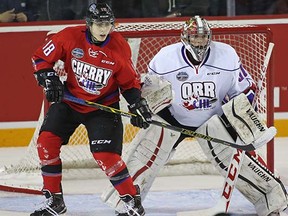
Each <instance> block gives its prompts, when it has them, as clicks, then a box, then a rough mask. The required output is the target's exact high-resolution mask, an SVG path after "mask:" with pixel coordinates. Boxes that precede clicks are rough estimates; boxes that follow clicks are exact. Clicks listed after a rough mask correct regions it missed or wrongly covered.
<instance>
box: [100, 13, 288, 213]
mask: <svg viewBox="0 0 288 216" xmlns="http://www.w3.org/2000/svg"><path fill="white" fill-rule="evenodd" d="M211 38H212V31H211V29H210V27H209V25H208V23H207V22H206V20H205V19H203V18H201V17H199V16H195V17H192V18H191V19H190V20H188V21H186V23H185V24H184V26H183V29H182V32H181V42H178V43H175V44H172V45H168V46H166V47H163V48H162V49H161V50H160V51H159V52H158V53H157V54H156V55H155V56H154V58H153V59H152V60H151V62H150V63H149V66H148V70H149V75H147V77H146V79H145V82H144V85H143V88H142V90H143V94H144V95H143V96H145V94H146V95H148V94H150V93H151V91H152V92H153V91H155V92H157V89H161V88H162V87H163V86H167V85H166V84H167V83H169V85H170V87H171V88H172V90H173V100H172V101H169V97H167V98H166V96H165V94H163V93H160V95H161V96H162V98H161V99H157V100H156V102H155V98H154V101H153V100H152V101H151V100H149V98H148V99H147V101H148V102H149V103H148V104H149V107H150V109H151V110H152V112H153V113H154V114H155V115H154V116H153V118H154V120H157V121H161V122H166V123H169V124H171V125H173V126H177V127H180V128H185V129H189V130H193V131H196V132H198V133H202V134H206V135H208V136H210V137H217V138H219V139H222V140H227V141H230V142H240V141H239V140H241V143H244V144H245V143H246V144H249V143H251V142H268V141H270V140H271V139H272V138H273V137H274V136H275V134H276V132H275V131H276V130H275V128H274V127H270V128H267V126H266V125H265V123H263V121H262V120H259V121H258V119H259V116H258V115H257V113H256V112H255V111H254V109H253V108H252V106H251V104H253V106H254V102H253V100H254V97H255V91H256V85H255V83H254V81H253V79H252V77H251V76H250V74H249V73H248V72H247V71H246V70H245V69H244V67H243V66H242V64H241V61H240V58H239V56H238V55H237V53H236V51H235V50H234V49H233V48H232V47H231V46H230V45H228V44H225V43H221V42H216V41H212V40H211ZM163 89H165V88H163ZM158 91H159V90H158ZM156 94H157V93H156ZM156 94H155V95H156ZM158 96H159V92H158ZM151 98H153V97H151ZM247 99H248V100H247ZM227 101H230V102H228V103H226V102H227ZM167 102H170V104H169V105H168V106H167ZM224 103H226V105H223V104H224ZM243 110H244V112H243ZM251 110H253V114H251V113H250V114H247V113H249V112H250V111H251ZM223 112H224V113H225V115H224V114H223ZM236 115H238V116H237V117H235V116H236ZM249 115H250V116H249ZM252 115H253V118H254V121H252V120H251V116H252ZM239 118H240V119H242V122H239ZM255 118H256V120H257V124H256V121H255ZM247 119H248V120H247ZM243 120H245V121H246V120H247V122H244V123H243ZM249 120H250V121H249ZM132 124H134V126H138V127H141V126H142V125H143V123H141V122H140V123H139V122H132ZM186 137H187V136H186V135H183V134H180V133H178V132H175V131H172V130H169V129H166V128H165V129H164V128H161V127H159V126H155V125H150V127H149V128H148V129H146V130H144V129H142V130H140V132H139V133H138V134H137V136H136V138H135V139H134V140H133V142H132V144H131V146H130V150H129V152H128V153H127V154H126V155H124V158H125V157H126V160H127V164H128V168H129V170H130V172H132V173H133V174H134V177H133V179H134V182H136V183H137V184H139V186H140V188H141V190H142V193H141V196H143V197H142V198H143V199H144V198H145V196H146V194H147V193H148V191H149V189H150V187H151V185H152V183H153V181H154V179H155V177H156V176H157V173H159V171H160V169H161V168H162V167H163V166H164V165H165V163H167V162H168V160H169V159H170V158H171V157H172V155H173V152H174V151H175V149H176V147H177V146H178V144H179V143H181V141H183V139H184V138H186ZM197 141H198V142H199V144H200V146H201V148H202V150H203V151H204V153H205V155H206V156H207V158H208V159H209V160H210V161H211V162H212V163H213V164H214V165H215V167H216V168H217V170H218V171H219V172H220V174H221V175H223V176H224V177H225V176H227V169H228V167H229V165H230V163H231V161H232V159H231V158H232V154H233V151H234V150H235V149H233V148H231V147H227V146H225V145H222V144H219V143H214V142H210V141H207V140H204V139H198V138H197ZM243 155H244V154H243ZM144 165H145V166H144ZM147 166H148V168H147ZM144 167H145V169H144ZM239 169H240V174H239V176H238V180H237V182H236V185H235V187H236V188H237V189H238V190H239V191H240V192H241V193H242V194H243V195H244V196H245V197H246V198H247V199H248V200H249V201H250V202H251V203H253V205H254V206H255V210H256V212H257V214H258V215H260V216H267V215H270V216H271V215H279V213H280V212H281V211H283V210H284V209H285V208H286V207H287V193H286V191H285V188H284V187H283V184H282V183H281V181H280V180H279V179H278V178H276V177H275V176H274V174H272V173H271V172H270V171H269V170H268V169H267V168H266V167H265V162H264V160H263V159H262V158H261V157H260V156H259V155H258V154H257V153H256V152H249V153H248V152H245V155H244V156H243V162H242V166H241V167H239ZM102 198H103V200H104V201H105V202H107V203H108V204H109V205H112V206H113V207H115V208H116V209H117V211H121V210H119V209H121V207H120V205H119V204H118V203H119V202H118V201H119V200H118V196H114V195H113V193H111V191H108V192H106V194H103V196H102ZM224 211H225V209H223V212H224ZM215 213H217V212H215Z"/></svg>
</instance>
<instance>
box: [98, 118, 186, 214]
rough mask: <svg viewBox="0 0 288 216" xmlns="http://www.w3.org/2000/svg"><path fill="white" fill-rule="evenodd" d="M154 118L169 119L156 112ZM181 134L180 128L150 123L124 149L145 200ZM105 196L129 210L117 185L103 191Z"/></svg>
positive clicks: (108, 201) (114, 205)
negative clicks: (117, 189) (115, 187)
mask: <svg viewBox="0 0 288 216" xmlns="http://www.w3.org/2000/svg"><path fill="white" fill-rule="evenodd" d="M153 119H154V120H157V121H161V122H165V121H164V120H163V119H162V118H160V117H158V116H153ZM165 123H166V122H165ZM179 136H180V133H179V132H175V131H171V130H169V129H167V128H162V127H159V126H156V125H150V126H149V128H148V129H146V130H144V129H141V130H139V132H138V134H137V135H136V137H135V138H134V139H133V141H132V143H130V144H129V147H128V148H127V149H126V150H125V152H124V153H123V160H124V161H125V162H126V165H127V167H128V170H129V173H130V175H131V177H132V179H133V181H134V184H135V185H136V184H137V185H139V187H140V190H141V191H140V194H141V198H142V200H144V198H145V197H146V195H147V193H148V191H149V189H150V188H151V186H152V183H153V181H154V179H155V178H156V176H157V174H158V173H159V171H160V169H161V168H162V167H164V165H165V164H166V163H167V162H168V160H169V159H170V156H171V152H173V151H172V148H173V145H174V143H175V142H176V140H177V139H178V138H179ZM101 199H102V200H103V201H104V202H105V203H106V204H107V205H109V206H110V207H112V208H114V209H115V210H116V211H118V212H121V213H122V212H125V211H123V209H124V206H123V203H122V201H121V200H120V199H119V194H118V192H117V191H116V190H115V189H114V187H113V186H109V187H108V188H107V189H106V190H105V191H104V192H103V193H102V195H101Z"/></svg>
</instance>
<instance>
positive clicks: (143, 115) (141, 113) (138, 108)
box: [128, 98, 152, 129]
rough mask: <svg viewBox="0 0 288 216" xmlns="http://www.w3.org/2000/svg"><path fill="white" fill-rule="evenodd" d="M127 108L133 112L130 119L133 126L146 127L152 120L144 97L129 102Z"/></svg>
mask: <svg viewBox="0 0 288 216" xmlns="http://www.w3.org/2000/svg"><path fill="white" fill-rule="evenodd" d="M128 109H129V111H130V112H131V113H133V114H135V116H132V117H131V119H130V122H131V124H132V125H133V126H136V127H139V128H144V129H146V128H148V127H149V123H151V121H152V115H151V112H150V109H149V107H148V104H147V101H146V100H145V98H141V99H140V100H139V101H138V102H136V103H134V104H130V105H129V106H128Z"/></svg>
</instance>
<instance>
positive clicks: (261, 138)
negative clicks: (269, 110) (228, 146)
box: [222, 93, 277, 144]
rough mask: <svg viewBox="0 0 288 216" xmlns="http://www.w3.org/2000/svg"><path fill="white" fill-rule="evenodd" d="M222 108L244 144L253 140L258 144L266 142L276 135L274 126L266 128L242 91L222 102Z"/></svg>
mask: <svg viewBox="0 0 288 216" xmlns="http://www.w3.org/2000/svg"><path fill="white" fill-rule="evenodd" d="M222 109H223V112H224V114H225V116H226V117H227V119H228V121H229V122H230V124H231V125H232V127H233V128H234V129H235V130H236V132H237V133H238V135H239V137H240V139H241V140H242V141H243V142H244V143H246V144H250V143H252V142H254V141H256V142H258V143H259V144H260V143H268V142H269V141H270V140H271V139H273V137H274V136H275V135H276V132H277V131H276V128H275V127H270V128H267V126H266V123H265V122H264V120H263V119H261V118H260V116H259V114H258V113H257V112H256V111H255V110H254V109H253V107H252V106H251V104H250V102H249V100H248V99H247V97H246V95H245V94H243V93H242V94H240V95H238V96H236V97H235V98H233V99H232V100H230V101H229V102H228V103H226V104H224V105H223V106H222Z"/></svg>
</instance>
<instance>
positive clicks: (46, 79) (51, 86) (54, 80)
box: [34, 69, 64, 102]
mask: <svg viewBox="0 0 288 216" xmlns="http://www.w3.org/2000/svg"><path fill="white" fill-rule="evenodd" d="M34 75H35V77H36V79H37V81H38V85H40V86H42V87H43V88H44V92H45V95H46V99H47V100H48V101H49V102H61V101H62V99H63V95H64V86H63V83H62V82H61V81H60V79H59V76H58V75H57V73H56V72H55V71H54V70H53V69H49V70H40V71H37V72H35V73H34Z"/></svg>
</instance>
